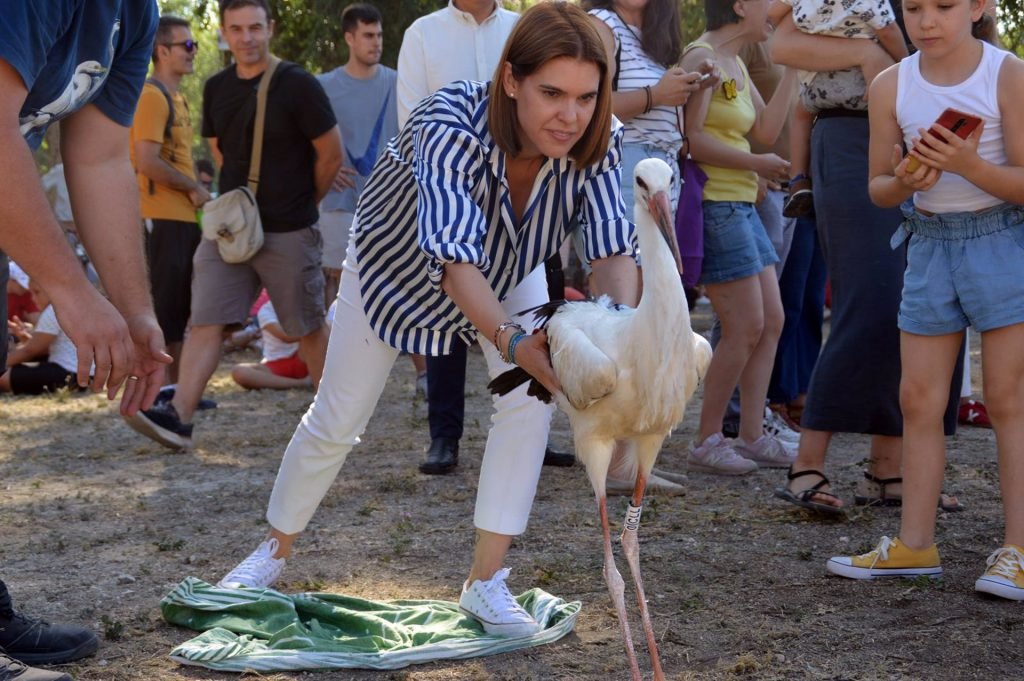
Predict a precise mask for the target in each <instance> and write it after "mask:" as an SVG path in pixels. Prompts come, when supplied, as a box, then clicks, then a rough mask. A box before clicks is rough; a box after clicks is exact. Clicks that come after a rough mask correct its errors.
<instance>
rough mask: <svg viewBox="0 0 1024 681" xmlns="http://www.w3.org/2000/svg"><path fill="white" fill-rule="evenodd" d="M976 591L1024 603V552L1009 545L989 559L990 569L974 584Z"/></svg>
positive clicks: (998, 550) (1017, 547)
mask: <svg viewBox="0 0 1024 681" xmlns="http://www.w3.org/2000/svg"><path fill="white" fill-rule="evenodd" d="M974 590H975V591H980V592H982V593H987V594H992V595H993V596H999V597H1000V598H1008V599H1010V600H1012V601H1024V551H1022V549H1021V547H1019V546H1014V545H1013V544H1007V545H1006V546H1002V547H1000V548H998V549H996V550H995V551H994V552H993V553H992V555H991V556H989V557H988V569H987V570H985V574H983V575H982V576H981V577H979V578H978V581H977V582H975V583H974Z"/></svg>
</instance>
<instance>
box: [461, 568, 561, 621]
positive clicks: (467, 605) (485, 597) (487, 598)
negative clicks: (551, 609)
mask: <svg viewBox="0 0 1024 681" xmlns="http://www.w3.org/2000/svg"><path fill="white" fill-rule="evenodd" d="M509 572H510V570H509V569H508V568H502V569H500V570H498V571H497V572H496V573H494V576H493V577H491V578H490V579H489V580H487V581H486V582H485V581H483V580H480V579H478V580H476V581H475V582H473V583H472V584H463V585H462V596H461V597H460V598H459V610H461V611H462V612H464V613H466V614H467V615H469V616H470V617H472V618H473V619H475V620H477V621H478V622H480V624H482V625H483V628H484V631H486V632H487V633H488V634H493V635H495V636H506V637H508V638H516V637H519V636H532V635H533V634H536V633H537V632H538V631H540V629H541V626H540V624H538V623H537V620H535V619H533V616H532V615H530V613H528V612H526V610H524V609H523V606H521V605H519V603H517V602H516V599H515V598H513V597H512V594H511V592H509V590H508V586H507V585H506V584H505V580H506V579H507V578H508V575H509Z"/></svg>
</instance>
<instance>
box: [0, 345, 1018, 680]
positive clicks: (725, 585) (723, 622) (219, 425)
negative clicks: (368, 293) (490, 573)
mask: <svg viewBox="0 0 1024 681" xmlns="http://www.w3.org/2000/svg"><path fill="white" fill-rule="evenodd" d="M976 347H977V346H976ZM470 357H471V359H470V372H469V373H470V380H469V386H470V395H469V398H468V403H467V410H468V414H467V424H466V426H467V434H466V437H465V439H464V440H463V444H462V452H463V458H462V461H461V463H460V467H459V469H458V471H457V472H456V473H455V474H453V475H451V476H448V477H443V478H432V477H427V476H421V475H419V473H418V472H417V471H416V465H417V463H418V462H419V460H420V458H421V456H422V449H423V445H424V444H425V437H426V435H425V433H426V424H425V407H424V405H423V404H422V403H421V402H418V401H416V400H414V399H413V398H412V394H413V372H412V370H411V368H410V367H409V366H408V364H407V363H406V362H405V361H400V362H399V363H398V365H397V366H396V369H395V372H394V374H393V376H392V378H391V380H390V382H389V384H388V387H387V390H386V392H385V395H384V399H383V400H382V401H381V406H380V408H379V410H378V412H377V414H376V416H375V417H374V419H373V420H372V421H371V423H370V427H369V429H368V432H367V434H366V437H365V438H364V443H363V444H362V445H361V446H360V447H359V448H358V449H357V450H356V451H355V452H354V453H353V455H352V456H351V457H350V459H349V462H348V463H347V464H346V466H345V468H344V469H343V472H342V475H341V476H339V479H338V480H337V482H336V484H335V485H334V487H333V488H332V490H331V492H330V493H329V494H328V497H327V499H326V500H325V502H324V504H323V507H322V508H321V509H320V510H319V512H318V513H317V515H316V517H315V519H314V522H313V524H312V525H311V527H310V529H309V531H308V532H307V533H306V534H305V535H304V537H303V539H302V541H301V543H300V544H299V545H298V547H297V553H296V555H295V557H294V559H293V560H292V561H291V563H290V565H289V567H288V570H287V571H286V573H285V582H284V584H283V585H281V586H282V588H283V589H284V590H311V589H313V590H329V591H343V592H346V593H351V594H355V595H358V596H362V597H368V598H381V599H387V598H397V597H423V598H447V599H454V598H455V597H456V595H457V589H458V585H459V584H460V583H461V580H462V579H463V577H464V573H465V571H466V569H467V566H468V561H469V557H470V551H471V544H472V505H473V500H474V490H475V481H476V477H477V474H478V472H479V471H478V469H479V460H480V453H481V451H482V449H483V442H484V436H485V428H486V425H487V422H488V417H489V400H488V399H487V398H486V396H485V391H484V388H483V385H484V383H485V381H484V370H483V362H482V360H481V358H480V357H479V356H478V355H476V354H471V355H470ZM211 392H212V394H213V396H214V397H215V398H216V399H217V400H218V401H219V402H220V408H219V409H217V410H216V411H213V412H208V413H205V414H203V415H201V416H200V417H199V419H198V422H197V426H196V440H197V443H198V448H197V449H196V450H195V451H192V452H188V453H178V454H175V453H170V452H168V451H167V450H164V449H161V448H160V447H159V446H157V445H154V444H151V443H149V442H148V441H145V440H143V439H142V438H140V437H139V436H137V435H136V434H135V433H134V432H132V431H131V430H129V429H128V427H127V426H125V425H124V424H123V423H122V422H121V420H120V419H119V418H118V417H117V416H116V414H114V413H113V412H112V411H111V410H110V409H109V408H108V406H107V405H106V403H105V402H104V401H103V400H102V399H101V398H99V397H93V396H89V397H71V396H68V395H61V396H55V397H49V398H37V399H4V400H3V401H0V471H2V472H0V476H2V479H3V481H4V494H3V498H2V502H0V523H2V527H3V528H4V541H3V544H2V548H0V561H2V565H3V568H2V577H3V578H4V579H5V580H6V581H7V582H8V583H9V584H10V586H11V588H12V590H13V593H14V595H15V598H16V599H17V601H18V602H19V604H20V605H21V606H23V608H24V609H25V610H26V611H28V612H30V613H33V614H36V615H41V616H44V617H47V618H49V619H51V620H75V621H80V622H84V623H87V624H89V625H90V626H92V627H94V628H95V629H96V630H97V631H98V632H100V633H101V635H102V636H103V638H104V640H103V644H102V647H101V649H100V652H99V653H98V654H97V655H96V656H95V657H93V658H90V659H89V660H86V661H84V662H83V663H82V664H79V665H69V666H68V667H67V670H68V671H69V672H71V673H72V674H73V675H75V677H76V678H77V679H79V680H80V681H87V680H103V681H128V680H129V679H130V680H142V679H145V680H147V681H168V680H171V679H221V678H230V675H227V674H216V673H213V672H209V671H206V670H202V669H195V668H186V667H179V666H178V665H176V664H175V663H173V662H171V661H170V660H169V659H168V658H167V653H168V652H169V651H170V649H171V648H172V647H173V646H174V645H176V644H177V643H180V642H181V641H183V640H185V639H186V638H189V637H190V636H191V632H189V631H186V630H183V629H179V628H176V627H171V626H169V625H167V624H165V623H164V622H163V621H162V619H161V617H160V613H159V608H158V602H159V600H160V598H161V596H163V595H164V594H165V593H166V592H167V591H168V590H169V589H171V588H172V587H173V586H174V585H175V584H176V583H177V582H178V581H180V580H181V579H182V578H183V577H185V576H187V575H195V576H197V577H200V578H204V579H207V580H214V579H216V578H218V577H219V576H221V575H222V574H223V573H224V572H225V571H226V570H227V569H229V568H230V567H231V566H232V565H233V564H234V563H235V562H237V561H238V560H239V559H240V558H241V557H242V556H244V555H245V554H246V553H248V551H249V550H251V548H252V547H253V545H254V543H255V542H256V541H257V540H258V539H259V538H260V536H261V535H262V532H263V521H262V516H263V511H264V509H265V504H266V500H267V497H268V495H269V491H270V488H271V485H272V484H273V480H274V475H275V473H276V470H277V465H278V462H279V460H280V457H281V453H282V452H283V449H284V446H285V444H286V443H287V440H288V438H289V436H290V434H291V431H292V429H293V428H294V426H295V423H296V422H297V420H298V418H299V417H300V416H301V414H302V412H303V411H304V410H305V408H306V405H307V403H308V401H309V394H308V393H297V392H296V393H245V392H243V391H241V390H238V389H236V388H234V387H232V386H231V384H230V382H229V380H228V379H227V378H226V372H225V367H223V366H222V368H221V371H220V372H218V375H217V378H216V379H215V381H214V383H213V384H212V387H211ZM698 406H699V405H698V404H695V405H693V406H692V407H691V409H690V412H689V415H688V419H687V421H686V423H685V424H684V425H683V426H682V427H681V428H680V429H679V431H678V432H677V434H676V435H675V436H673V437H672V438H671V439H670V440H669V441H668V442H667V444H666V448H665V451H664V452H663V455H662V460H661V463H660V465H662V466H664V467H666V468H670V469H675V470H682V469H683V468H684V464H683V462H684V460H685V448H686V444H687V441H688V439H689V437H690V436H691V433H692V425H693V419H694V415H695V414H696V411H697V408H698ZM554 440H555V441H556V442H557V443H559V444H565V445H568V442H569V438H568V433H567V432H566V426H565V421H564V419H558V421H557V422H556V428H555V434H554ZM866 451H867V449H866V439H865V438H864V437H860V436H841V437H839V438H837V440H836V442H835V444H834V448H833V455H832V460H831V462H830V465H829V472H830V474H831V475H832V477H833V478H834V479H835V480H836V482H837V485H838V491H839V492H840V493H841V494H843V495H844V496H846V497H850V496H852V486H853V484H854V483H855V482H856V480H857V478H858V477H859V475H860V472H859V471H860V469H861V464H862V461H863V459H864V456H865V454H866ZM782 479H783V475H782V472H781V471H760V472H758V473H755V474H753V475H751V476H747V477H744V478H740V479H721V478H713V477H707V476H692V477H691V482H690V489H689V492H688V494H687V496H685V497H681V498H662V499H657V500H654V501H649V502H648V504H647V507H646V513H645V517H644V524H643V526H642V527H641V542H642V561H643V565H644V570H645V573H644V574H645V577H646V585H647V589H648V594H649V598H650V603H651V609H652V613H653V617H654V626H655V629H656V632H657V635H658V637H659V639H660V642H661V643H660V644H661V649H662V657H663V662H664V667H665V669H666V671H667V673H668V676H669V678H671V679H686V680H695V679H701V680H706V679H758V680H768V679H975V678H986V679H1010V678H1021V676H1022V673H1021V672H1020V671H1019V670H1020V669H1021V664H1022V648H1021V646H1020V640H1021V632H1022V628H1024V611H1022V610H1021V608H1020V605H1019V604H1014V603H1008V602H1002V601H996V600H989V599H983V598H981V597H979V596H977V595H976V594H975V593H974V592H973V580H974V579H975V578H976V577H977V576H978V574H979V573H980V572H981V570H982V568H983V567H984V559H985V556H986V555H987V554H988V553H989V552H990V551H991V550H992V549H993V548H995V547H996V546H997V545H998V542H999V541H1000V538H1001V535H1002V524H1001V520H1000V511H999V505H998V501H999V500H998V488H997V486H996V467H995V455H994V444H993V440H992V435H991V433H990V432H988V431H980V430H974V429H966V430H964V431H962V432H961V434H959V435H958V436H956V437H955V438H953V439H952V440H951V441H950V466H949V475H948V481H947V486H948V488H949V489H950V490H952V491H955V492H957V493H959V494H960V496H961V498H962V499H963V500H964V501H965V503H966V504H967V505H968V510H967V511H966V512H965V513H961V514H956V515H948V516H946V515H944V516H942V517H940V519H939V538H940V541H941V546H942V550H943V555H944V561H945V566H946V570H947V577H946V579H945V581H944V582H942V583H939V584H921V583H916V582H913V583H912V582H886V583H861V584H858V583H852V582H848V581H845V580H838V579H830V578H827V577H826V576H825V574H824V569H823V563H824V561H825V559H826V558H827V557H828V556H829V555H831V554H833V553H841V552H849V551H854V550H861V549H864V548H867V547H869V546H870V545H871V544H872V543H873V542H874V541H876V540H877V538H878V537H879V536H880V535H882V534H893V533H895V532H896V530H897V525H898V513H897V511H895V510H868V511H856V512H853V513H851V514H850V516H849V517H848V518H847V519H845V520H841V521H822V520H820V519H817V518H813V517H810V516H808V515H805V514H802V513H800V512H796V511H793V510H791V509H790V508H788V507H786V506H785V505H783V504H781V503H779V502H776V501H774V500H773V499H772V498H771V490H772V489H773V488H774V487H775V486H777V485H779V484H780V483H781V481H782ZM611 506H612V508H613V509H614V510H613V513H614V515H615V516H616V517H621V513H620V512H621V511H624V501H621V500H615V501H613V502H612V504H611ZM510 567H512V568H513V581H512V585H513V588H526V587H528V586H531V585H534V584H537V585H540V586H543V588H545V589H547V590H548V591H550V592H552V593H555V594H558V595H559V596H562V597H564V598H567V599H580V600H582V601H583V603H584V609H583V611H582V613H581V616H580V619H579V624H578V627H577V631H576V632H575V633H574V634H573V635H571V636H569V637H567V638H565V639H563V640H561V641H559V642H558V643H556V644H553V645H550V646H546V647H542V648H535V649H531V650H527V651H523V652H519V653H515V654H508V655H503V656H499V657H493V658H484V659H479V660H473V661H467V662H442V663H437V664H429V665H423V666H420V667H415V668H411V669H407V670H402V671H397V672H334V673H321V674H317V675H316V677H315V678H317V679H323V680H324V681H330V680H333V679H338V680H341V679H345V680H349V679H355V680H363V679H373V680H375V681H376V680H384V679H388V680H391V679H396V680H397V679H410V680H411V679H415V680H423V681H427V680H430V681H451V680H455V679H458V680H462V679H478V680H481V681H482V680H485V679H486V680H506V679H507V680H509V681H512V680H515V681H522V680H527V679H538V680H541V679H543V680H547V679H566V680H572V679H581V680H582V679H601V680H602V681H604V680H608V679H623V678H627V669H626V665H625V656H624V654H623V650H622V645H621V641H620V638H619V633H618V628H617V624H616V620H615V616H614V612H613V611H612V609H611V606H610V601H609V598H608V595H607V593H606V591H605V590H604V584H603V581H602V577H601V545H600V530H599V524H598V521H597V515H596V512H595V509H594V501H593V498H592V494H591V492H590V488H589V484H588V483H587V482H586V479H585V476H584V474H583V471H582V469H580V468H576V469H570V470H564V469H547V470H545V472H544V475H543V477H542V479H541V484H540V489H539V491H538V494H537V500H536V503H535V505H534V512H533V518H532V523H531V526H530V528H529V530H528V531H527V533H526V534H525V535H523V536H522V537H521V538H519V539H518V540H517V541H516V544H515V546H514V549H513V551H512V553H511V556H510ZM621 567H622V569H623V570H624V571H625V570H626V566H625V565H624V564H622V565H621ZM627 579H628V576H627ZM637 643H638V645H639V646H640V654H641V661H642V662H644V650H643V646H642V642H641V641H640V640H639V639H638V641H637ZM307 677H308V678H314V677H313V676H312V675H311V674H293V675H270V676H265V677H262V678H266V679H291V678H307ZM252 678H255V677H252Z"/></svg>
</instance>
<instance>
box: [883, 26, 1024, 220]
mask: <svg viewBox="0 0 1024 681" xmlns="http://www.w3.org/2000/svg"><path fill="white" fill-rule="evenodd" d="M982 45H983V46H984V51H983V53H982V57H981V62H980V63H979V64H978V68H976V69H975V70H974V73H972V74H971V75H970V76H968V77H967V79H966V80H964V81H963V82H961V83H957V84H956V85H949V86H941V85H933V84H932V83H929V82H928V81H927V80H925V79H924V77H923V76H922V75H921V63H920V62H921V53H920V52H916V53H914V54H912V55H911V56H909V57H907V58H906V59H904V60H903V61H901V62H900V66H899V78H898V81H897V87H896V120H897V121H898V122H899V124H900V128H901V129H902V130H903V142H904V144H906V145H907V148H908V149H909V148H910V140H911V138H912V137H917V136H918V135H919V133H918V128H924V129H926V130H927V129H928V128H930V127H931V125H932V123H934V122H935V119H937V118H938V117H939V116H940V115H941V114H942V112H943V111H945V110H946V109H947V108H949V107H952V108H954V109H959V110H960V111H963V112H965V113H970V114H974V115H975V116H978V117H979V118H981V119H982V120H983V121H984V122H985V130H984V131H983V132H982V134H981V141H980V142H979V144H978V156H980V157H981V158H983V159H984V160H986V161H988V162H989V163H992V164H994V165H1006V150H1005V148H1004V147H1003V121H1002V116H1001V115H1000V113H999V95H998V90H997V85H998V83H999V69H1000V67H1001V66H1002V64H1003V59H1004V58H1005V57H1006V55H1007V54H1009V53H1008V52H1005V51H1003V50H1000V49H999V48H997V47H993V46H992V45H989V44H988V43H984V42H983V43H982ZM1000 203H1003V201H1002V200H1001V199H997V198H996V197H994V196H992V195H991V194H989V193H987V192H984V191H982V190H981V189H979V188H978V187H976V186H974V185H973V184H971V183H970V182H968V181H967V180H965V179H964V178H963V177H962V176H960V175H957V174H956V173H949V172H944V173H942V177H940V178H939V181H938V182H936V183H935V185H934V186H933V187H932V188H931V189H929V190H928V191H926V192H916V193H915V194H914V205H915V206H917V207H918V208H920V209H921V210H926V211H928V212H930V213H958V212H966V211H978V210H982V209H984V208H990V207H992V206H996V205H998V204H1000Z"/></svg>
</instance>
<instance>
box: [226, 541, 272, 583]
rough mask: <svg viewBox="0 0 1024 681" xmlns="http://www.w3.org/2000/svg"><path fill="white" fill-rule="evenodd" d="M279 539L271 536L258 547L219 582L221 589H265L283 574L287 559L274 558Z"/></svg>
mask: <svg viewBox="0 0 1024 681" xmlns="http://www.w3.org/2000/svg"><path fill="white" fill-rule="evenodd" d="M278 546H279V545H278V543H277V540H276V539H274V538H273V537H271V538H270V539H267V540H266V541H265V542H263V543H262V544H260V545H259V546H257V547H256V550H255V551H253V552H252V553H250V554H249V557H248V558H246V559H245V560H243V561H242V562H241V563H239V564H238V566H237V567H236V568H235V569H234V570H232V571H231V572H229V573H227V574H226V575H224V578H223V579H222V580H220V581H219V582H217V586H218V587H219V588H221V589H265V588H266V587H268V586H270V585H271V584H273V583H274V582H276V581H277V578H278V577H280V576H281V572H282V571H283V570H284V564H285V559H284V558H274V554H275V553H277V549H278Z"/></svg>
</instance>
